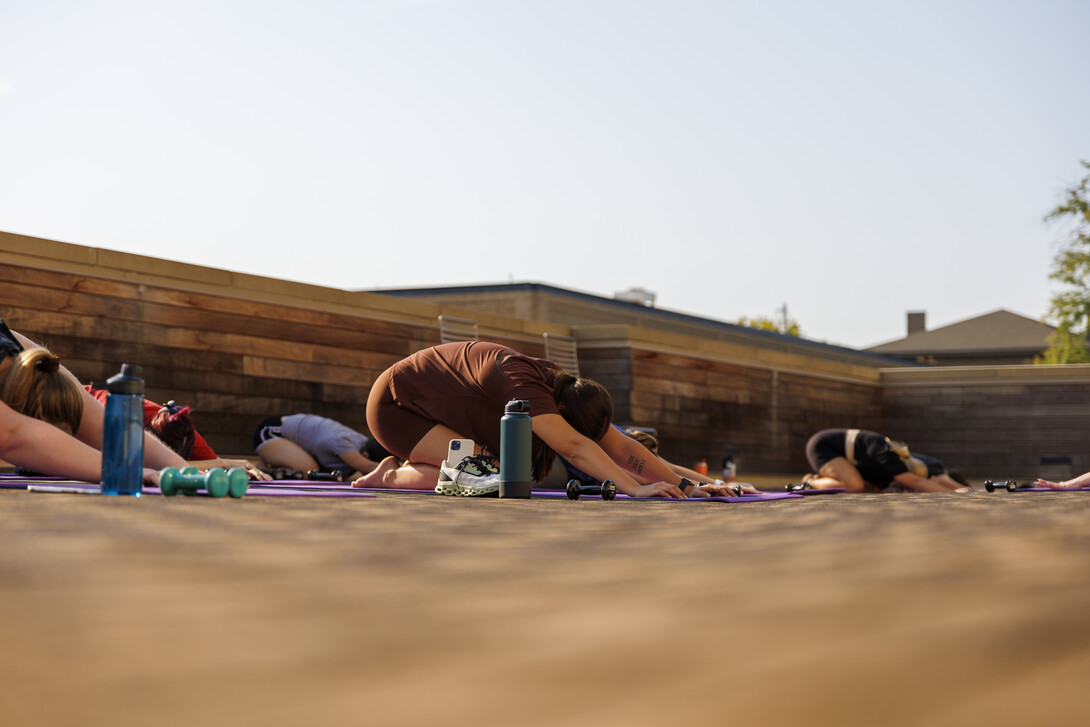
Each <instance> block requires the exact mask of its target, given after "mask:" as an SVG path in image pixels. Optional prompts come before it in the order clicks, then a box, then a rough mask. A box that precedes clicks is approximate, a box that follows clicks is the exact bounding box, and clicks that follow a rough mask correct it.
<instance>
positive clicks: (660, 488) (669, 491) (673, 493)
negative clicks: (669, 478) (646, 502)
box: [635, 482, 685, 500]
mask: <svg viewBox="0 0 1090 727" xmlns="http://www.w3.org/2000/svg"><path fill="white" fill-rule="evenodd" d="M635 496H636V497H672V498H674V499H676V500H684V499H685V493H684V492H682V491H681V488H680V487H678V486H677V485H671V484H670V483H669V482H656V483H655V484H653V485H640V486H639V489H637V490H636V493H635Z"/></svg>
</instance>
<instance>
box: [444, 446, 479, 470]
mask: <svg viewBox="0 0 1090 727" xmlns="http://www.w3.org/2000/svg"><path fill="white" fill-rule="evenodd" d="M472 455H473V440H472V439H452V440H450V446H449V447H447V465H448V466H450V467H457V466H458V463H459V462H461V461H462V460H463V459H465V458H466V457H470V456H472Z"/></svg>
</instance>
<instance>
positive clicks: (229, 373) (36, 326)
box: [0, 238, 567, 455]
mask: <svg viewBox="0 0 1090 727" xmlns="http://www.w3.org/2000/svg"><path fill="white" fill-rule="evenodd" d="M0 241H2V238H0ZM153 277H154V276H149V278H153ZM0 279H2V280H4V281H6V282H5V283H4V284H3V285H0V317H2V318H3V319H5V320H6V321H7V322H8V324H9V325H10V326H11V327H12V328H13V329H15V330H17V331H19V332H21V333H23V334H25V335H27V336H29V337H30V338H32V339H34V340H36V341H38V342H40V343H42V344H44V345H46V346H48V347H49V348H51V349H52V350H53V351H54V352H56V353H57V354H58V355H60V356H61V357H62V360H63V362H64V363H65V365H66V366H67V367H68V368H70V369H71V370H72V371H73V373H75V374H76V376H78V377H79V378H80V379H81V380H82V381H84V382H85V383H87V382H91V381H95V382H99V381H103V380H104V379H106V378H107V377H108V376H110V375H112V374H113V373H116V372H117V371H118V369H119V368H120V365H121V364H122V363H123V362H132V363H138V364H140V365H142V366H143V367H144V378H145V381H146V385H147V396H148V398H149V399H152V400H156V401H166V400H168V399H175V400H177V401H179V402H182V403H185V404H188V405H189V406H191V407H193V410H194V421H195V423H196V424H197V427H198V429H199V430H200V431H201V433H202V434H203V435H204V436H205V437H206V438H207V439H208V440H209V442H210V443H211V444H212V446H213V448H215V449H216V450H217V452H219V453H221V454H234V455H248V454H251V453H252V445H251V436H252V433H253V430H254V428H255V426H256V425H257V424H258V423H259V422H260V421H261V420H262V419H264V418H265V417H267V416H270V415H273V414H287V413H293V412H311V413H315V414H320V415H323V416H328V417H332V418H334V419H337V420H339V421H342V422H344V423H345V424H347V425H349V426H352V427H355V428H358V429H360V430H361V431H364V432H366V431H367V430H366V426H365V423H364V406H365V403H366V400H367V395H368V392H369V391H370V387H371V384H372V383H373V381H374V379H375V378H376V377H377V375H378V374H379V373H381V372H382V371H383V370H385V369H386V367H388V366H389V365H390V364H392V363H394V362H395V361H397V360H399V359H401V358H403V357H404V356H407V355H408V354H410V353H412V352H414V351H417V350H419V349H421V348H425V347H427V346H431V345H434V344H436V343H438V342H439V335H438V322H437V317H436V316H434V315H428V316H426V317H424V318H423V319H422V321H421V322H420V323H409V322H403V321H397V320H394V321H390V320H383V318H382V317H381V316H382V314H383V312H382V311H379V312H377V313H376V312H374V311H367V310H365V309H364V310H361V312H359V313H355V314H352V313H346V312H338V311H331V310H321V309H318V308H315V307H313V305H311V304H309V302H308V303H307V304H299V303H298V302H294V301H291V302H284V303H277V302H270V301H269V300H257V299H250V298H247V297H246V296H245V295H240V293H239V291H237V290H226V289H224V290H223V292H222V293H215V292H208V291H207V290H199V289H192V290H190V289H184V288H182V287H180V286H179V283H178V281H177V280H173V281H170V282H171V284H169V285H168V284H159V283H156V282H148V281H140V280H137V279H118V278H113V277H103V276H99V275H94V274H88V273H86V272H82V271H80V272H73V271H71V270H50V269H43V268H40V267H36V266H31V265H25V264H20V263H14V262H10V261H9V262H4V261H0ZM274 282H275V281H274ZM202 287H204V288H207V287H208V286H202ZM293 302H294V303H295V304H293ZM399 305H402V306H405V307H406V308H413V307H414V306H415V307H416V308H420V307H421V304H420V303H417V302H412V301H408V302H404V303H400V304H399ZM424 307H425V308H428V309H432V310H433V311H439V310H444V309H443V308H441V307H439V306H435V305H433V304H426V305H425V306H424ZM452 310H453V311H457V309H452ZM458 313H462V314H463V315H464V312H462V311H457V313H454V314H458ZM487 319H488V321H487V323H488V325H489V326H491V328H490V329H489V338H490V339H492V340H496V341H497V342H500V343H505V344H508V345H511V346H514V347H516V348H518V349H520V350H523V351H525V352H527V353H528V354H530V355H537V356H540V355H543V353H544V343H543V340H542V338H541V330H536V329H534V327H533V326H526V325H525V322H523V321H518V320H513V319H512V320H510V321H504V320H503V319H501V318H499V317H497V316H488V317H487ZM549 330H557V327H556V326H551V327H549ZM561 332H564V333H567V331H561Z"/></svg>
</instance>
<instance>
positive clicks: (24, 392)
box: [0, 347, 83, 434]
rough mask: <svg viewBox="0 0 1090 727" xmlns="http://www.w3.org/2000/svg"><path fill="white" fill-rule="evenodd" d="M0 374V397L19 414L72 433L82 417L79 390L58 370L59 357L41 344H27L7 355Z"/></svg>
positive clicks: (77, 427)
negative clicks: (11, 354)
mask: <svg viewBox="0 0 1090 727" xmlns="http://www.w3.org/2000/svg"><path fill="white" fill-rule="evenodd" d="M7 363H8V366H7V367H6V370H4V371H3V375H2V376H0V401H3V402H4V403H5V404H7V405H8V406H10V407H11V408H12V409H14V410H15V411H17V412H19V413H20V414H24V415H26V416H29V417H33V418H35V419H41V420H42V421H44V422H49V423H50V424H52V425H53V426H55V427H58V428H60V429H62V430H64V431H66V432H68V433H69V434H75V433H76V430H77V429H79V424H80V421H81V420H82V419H83V392H82V391H81V390H80V386H79V384H77V383H76V382H75V381H73V380H72V378H71V377H69V376H68V375H66V374H65V372H63V371H61V360H60V358H59V357H58V356H55V355H53V354H52V353H51V352H50V351H49V350H48V349H45V348H37V347H36V348H29V349H27V350H25V351H22V352H20V353H19V354H17V355H16V356H13V357H11V358H9V359H8V362H7Z"/></svg>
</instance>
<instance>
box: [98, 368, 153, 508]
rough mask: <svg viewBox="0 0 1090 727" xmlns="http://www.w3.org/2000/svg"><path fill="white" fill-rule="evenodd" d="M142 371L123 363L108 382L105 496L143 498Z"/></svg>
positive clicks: (103, 437) (103, 478)
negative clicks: (118, 371) (119, 371)
mask: <svg viewBox="0 0 1090 727" xmlns="http://www.w3.org/2000/svg"><path fill="white" fill-rule="evenodd" d="M142 375H143V370H142V369H141V368H140V367H139V366H134V365H133V364H121V373H119V374H115V375H114V376H111V377H110V378H108V379H107V380H106V390H107V391H108V392H109V395H108V396H107V397H106V423H105V428H104V429H103V432H102V494H103V495H132V496H133V497H140V493H141V492H142V487H141V485H142V482H143V474H144V380H143V379H142V378H140V377H141V376H142Z"/></svg>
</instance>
